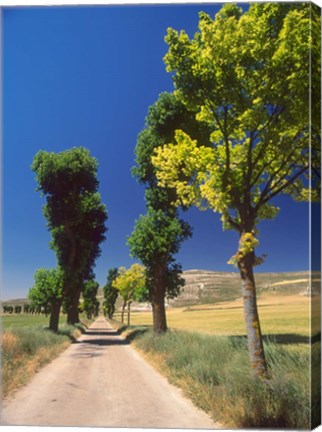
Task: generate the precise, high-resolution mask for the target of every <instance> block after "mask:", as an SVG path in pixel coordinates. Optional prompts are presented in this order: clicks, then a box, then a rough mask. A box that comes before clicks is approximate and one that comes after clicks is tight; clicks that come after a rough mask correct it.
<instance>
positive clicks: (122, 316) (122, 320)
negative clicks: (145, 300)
mask: <svg viewBox="0 0 322 432" xmlns="http://www.w3.org/2000/svg"><path fill="white" fill-rule="evenodd" d="M126 303H127V302H126V301H125V300H124V302H123V306H122V313H121V323H124V312H125V308H126Z"/></svg>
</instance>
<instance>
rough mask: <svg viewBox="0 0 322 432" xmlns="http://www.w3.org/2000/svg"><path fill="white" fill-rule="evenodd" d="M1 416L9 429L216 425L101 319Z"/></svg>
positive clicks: (6, 406) (9, 403)
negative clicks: (11, 427) (21, 426)
mask: <svg viewBox="0 0 322 432" xmlns="http://www.w3.org/2000/svg"><path fill="white" fill-rule="evenodd" d="M2 415H3V418H2V420H1V424H6V425H46V426H101V427H103V426H105V427H147V428H152V427H153V428H155V427H158V428H197V429H200V428H209V429H213V428H215V427H216V425H215V424H214V423H213V422H212V421H211V419H210V418H209V417H208V416H207V415H206V414H205V413H204V412H202V411H200V410H198V409H197V408H195V407H194V406H193V405H192V403H191V402H190V401H188V400H187V399H185V398H184V397H183V396H182V395H181V393H180V391H179V390H178V389H177V388H175V387H173V386H172V385H170V384H169V383H168V382H167V381H166V379H165V378H163V377H161V376H160V375H159V374H158V373H157V372H155V371H154V369H152V368H151V366H149V365H148V364H147V363H146V362H145V361H144V360H143V359H142V358H141V357H140V356H139V355H138V354H137V353H136V351H134V350H133V349H132V348H131V347H130V346H129V345H128V343H127V342H126V341H125V340H124V339H123V338H122V337H121V336H119V335H118V334H117V333H116V331H115V330H114V329H112V327H111V326H110V325H109V324H108V323H107V322H106V320H105V319H104V318H102V317H100V318H98V319H97V320H96V321H95V322H94V323H93V324H92V326H91V327H90V328H89V330H88V331H87V332H86V334H85V335H83V336H82V337H81V338H80V339H78V342H77V343H75V344H73V345H72V346H70V347H69V348H68V349H67V350H66V351H65V352H64V353H63V354H62V355H60V356H59V357H58V358H57V359H55V360H54V361H53V362H52V363H50V364H49V365H48V366H46V367H45V368H43V369H42V370H41V371H40V372H39V373H38V374H37V375H36V376H35V377H34V379H33V380H32V381H31V382H30V384H29V385H28V386H26V387H25V388H23V389H22V390H20V391H19V392H18V393H16V395H15V396H14V397H11V398H10V399H7V400H6V401H5V402H4V406H3V411H2ZM217 427H218V425H217Z"/></svg>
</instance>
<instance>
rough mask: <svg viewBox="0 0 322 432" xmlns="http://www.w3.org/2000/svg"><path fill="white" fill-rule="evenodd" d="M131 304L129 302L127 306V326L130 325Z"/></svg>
mask: <svg viewBox="0 0 322 432" xmlns="http://www.w3.org/2000/svg"><path fill="white" fill-rule="evenodd" d="M131 303H132V302H129V303H128V305H127V325H128V326H129V325H130V324H131Z"/></svg>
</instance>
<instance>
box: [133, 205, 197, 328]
mask: <svg viewBox="0 0 322 432" xmlns="http://www.w3.org/2000/svg"><path fill="white" fill-rule="evenodd" d="M189 235H190V226H189V225H188V224H186V223H185V222H183V221H182V220H179V219H178V218H177V217H176V215H173V216H172V215H168V214H166V213H165V212H164V211H163V210H154V209H153V208H149V209H148V213H147V214H146V215H144V216H140V218H139V219H138V221H137V222H136V224H135V228H134V231H133V233H132V235H131V237H130V239H129V240H128V244H129V246H130V250H131V253H132V255H134V256H136V257H139V258H140V260H141V261H142V263H143V264H144V265H145V266H146V269H147V270H146V273H147V288H148V295H149V300H150V302H151V305H152V313H153V328H154V331H155V332H156V333H161V332H165V331H166V330H167V322H166V312H165V297H168V298H174V297H176V296H177V295H178V294H179V292H180V289H181V287H182V286H183V285H184V280H183V279H182V278H181V273H182V269H181V266H180V265H179V264H178V263H176V262H175V260H174V258H173V255H174V254H176V253H177V252H178V251H179V247H180V244H181V242H182V241H183V240H185V239H186V238H187V237H188V236H189Z"/></svg>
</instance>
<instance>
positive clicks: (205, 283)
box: [169, 270, 320, 306]
mask: <svg viewBox="0 0 322 432" xmlns="http://www.w3.org/2000/svg"><path fill="white" fill-rule="evenodd" d="M183 277H184V279H185V286H184V288H183V290H182V292H181V294H180V296H178V297H177V298H176V299H174V300H170V301H169V305H171V306H189V305H193V304H207V303H219V302H223V301H233V300H237V299H239V298H240V297H241V293H240V276H239V273H237V272H216V271H207V270H187V271H185V272H183ZM255 280H256V286H257V293H258V296H260V295H261V294H263V293H278V294H284V295H288V294H289V295H291V294H306V293H307V291H308V285H309V274H308V272H305V271H303V272H289V273H257V274H255ZM318 280H320V279H318V277H317V278H316V281H317V282H318Z"/></svg>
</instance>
